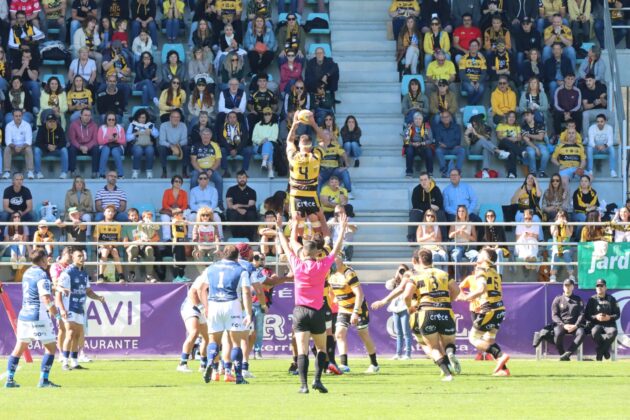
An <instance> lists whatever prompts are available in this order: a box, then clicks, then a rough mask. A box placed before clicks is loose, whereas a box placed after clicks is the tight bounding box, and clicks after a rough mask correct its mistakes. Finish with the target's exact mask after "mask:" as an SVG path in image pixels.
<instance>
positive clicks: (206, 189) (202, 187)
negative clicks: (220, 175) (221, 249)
mask: <svg viewBox="0 0 630 420" xmlns="http://www.w3.org/2000/svg"><path fill="white" fill-rule="evenodd" d="M214 173H215V171H213V170H212V169H208V170H206V171H203V172H200V173H199V177H198V178H197V180H198V182H199V185H197V186H196V187H194V188H192V189H191V190H190V199H189V202H188V205H189V206H190V219H189V220H190V221H194V220H196V219H195V217H196V216H195V215H196V214H197V213H198V212H199V211H200V210H201V209H203V208H209V209H212V210H214V211H213V213H212V220H213V221H214V222H216V223H219V224H218V225H217V227H218V229H219V237H220V238H221V239H223V227H222V226H221V225H220V223H221V217H220V216H219V213H222V212H223V195H222V194H220V193H217V189H216V188H215V187H213V186H212V185H210V184H209V182H208V181H209V180H212V179H213V176H214ZM221 182H223V181H221ZM214 184H215V185H217V184H216V183H214ZM221 188H223V184H221ZM191 238H192V236H191Z"/></svg>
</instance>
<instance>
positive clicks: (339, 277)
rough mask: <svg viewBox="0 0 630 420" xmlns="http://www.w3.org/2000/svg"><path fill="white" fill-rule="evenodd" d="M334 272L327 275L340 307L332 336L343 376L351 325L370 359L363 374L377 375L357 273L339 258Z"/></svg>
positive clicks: (364, 302)
mask: <svg viewBox="0 0 630 420" xmlns="http://www.w3.org/2000/svg"><path fill="white" fill-rule="evenodd" d="M334 268H335V272H334V273H333V274H331V275H330V277H329V279H328V282H329V284H330V287H331V289H332V291H333V294H334V296H335V301H336V302H337V305H338V307H339V313H338V315H337V324H336V328H337V331H336V333H335V337H336V338H337V343H338V345H339V358H340V359H341V365H340V366H339V368H340V369H341V370H342V371H343V372H344V373H345V372H350V368H349V367H348V341H347V337H348V328H350V325H354V326H356V327H357V332H358V334H359V338H361V341H363V344H364V345H365V349H366V350H367V352H368V355H369V357H370V366H369V367H368V369H367V370H366V371H365V373H377V372H378V371H379V369H380V368H379V366H378V361H377V360H376V347H375V346H374V342H373V341H372V337H370V330H369V328H368V325H369V323H370V314H369V312H368V305H367V302H366V301H365V295H364V294H363V289H362V288H361V284H360V283H359V278H358V277H357V273H356V272H355V271H354V270H353V269H352V267H349V266H347V265H345V264H344V261H343V258H342V257H340V256H339V255H337V256H336V258H335V266H334Z"/></svg>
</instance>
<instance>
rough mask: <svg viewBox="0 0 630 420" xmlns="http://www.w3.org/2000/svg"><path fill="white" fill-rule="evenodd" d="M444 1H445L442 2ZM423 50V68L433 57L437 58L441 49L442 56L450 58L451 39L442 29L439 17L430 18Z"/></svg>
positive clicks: (426, 67) (427, 66)
mask: <svg viewBox="0 0 630 420" xmlns="http://www.w3.org/2000/svg"><path fill="white" fill-rule="evenodd" d="M443 3H446V2H443ZM422 32H425V31H424V30H423V31H422ZM422 47H423V50H424V68H425V69H428V68H429V64H430V63H431V61H433V58H434V57H435V59H437V52H438V51H442V52H443V53H444V58H446V59H448V60H450V59H451V54H450V51H451V40H450V38H449V35H448V32H447V31H446V30H443V29H442V24H441V23H440V19H438V18H432V19H431V29H430V30H429V31H428V32H426V33H425V34H424V41H423V43H422Z"/></svg>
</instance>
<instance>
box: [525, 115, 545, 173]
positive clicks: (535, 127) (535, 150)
mask: <svg viewBox="0 0 630 420" xmlns="http://www.w3.org/2000/svg"><path fill="white" fill-rule="evenodd" d="M521 138H522V139H523V141H524V142H525V144H526V145H527V147H526V151H527V166H528V169H529V173H530V174H538V177H540V178H547V174H546V173H545V170H546V169H547V165H548V164H549V157H550V153H549V148H548V147H547V132H546V130H545V124H544V123H541V122H537V121H536V119H535V118H534V113H533V112H532V111H531V110H530V109H526V110H525V112H524V113H523V123H522V124H521ZM538 158H540V166H539V167H538V169H536V160H537V159H538Z"/></svg>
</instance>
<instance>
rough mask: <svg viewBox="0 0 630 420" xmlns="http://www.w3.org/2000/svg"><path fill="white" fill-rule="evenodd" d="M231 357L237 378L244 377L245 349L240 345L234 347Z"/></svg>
mask: <svg viewBox="0 0 630 420" xmlns="http://www.w3.org/2000/svg"><path fill="white" fill-rule="evenodd" d="M230 358H231V359H232V361H233V362H234V373H235V374H236V377H237V378H242V377H243V350H241V348H240V347H233V348H232V353H231V354H230Z"/></svg>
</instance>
